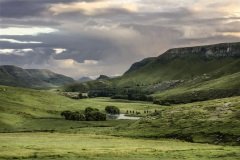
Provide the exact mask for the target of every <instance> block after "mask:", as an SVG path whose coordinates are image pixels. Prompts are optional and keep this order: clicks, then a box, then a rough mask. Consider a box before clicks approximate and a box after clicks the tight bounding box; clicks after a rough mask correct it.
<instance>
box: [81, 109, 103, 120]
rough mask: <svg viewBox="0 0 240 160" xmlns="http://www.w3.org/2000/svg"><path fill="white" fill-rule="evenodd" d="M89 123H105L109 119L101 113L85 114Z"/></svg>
mask: <svg viewBox="0 0 240 160" xmlns="http://www.w3.org/2000/svg"><path fill="white" fill-rule="evenodd" d="M85 116H86V120H87V121H105V120H106V119H107V117H106V114H104V113H101V112H99V111H92V112H88V113H87V114H85Z"/></svg>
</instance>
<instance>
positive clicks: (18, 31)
mask: <svg viewBox="0 0 240 160" xmlns="http://www.w3.org/2000/svg"><path fill="white" fill-rule="evenodd" d="M56 31H58V30H57V29H54V28H49V27H28V28H26V27H8V28H0V35H8V36H11V35H19V36H23V35H33V36H36V35H39V34H43V33H52V32H56Z"/></svg>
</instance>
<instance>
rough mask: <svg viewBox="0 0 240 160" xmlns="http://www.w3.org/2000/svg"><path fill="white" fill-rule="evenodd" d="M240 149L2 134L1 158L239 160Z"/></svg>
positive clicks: (95, 137)
mask: <svg viewBox="0 0 240 160" xmlns="http://www.w3.org/2000/svg"><path fill="white" fill-rule="evenodd" d="M239 149H240V148H239V147H223V146H215V145H209V144H194V143H187V142H181V141H176V140H146V139H131V138H123V137H112V136H105V135H91V134H66V133H8V134H6V133H2V134H0V150H1V152H0V159H80V160H94V159H98V160H146V159H147V160H172V159H178V160H183V159H187V160H215V159H221V160H237V159H238V158H237V157H239V156H240V153H239Z"/></svg>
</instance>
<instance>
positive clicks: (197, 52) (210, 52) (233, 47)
mask: <svg viewBox="0 0 240 160" xmlns="http://www.w3.org/2000/svg"><path fill="white" fill-rule="evenodd" d="M188 56H199V57H205V58H214V57H215V58H223V57H240V42H238V43H222V44H216V45H208V46H196V47H186V48H174V49H170V50H168V51H167V52H165V53H164V54H162V55H160V56H159V57H158V58H167V59H171V58H176V57H188Z"/></svg>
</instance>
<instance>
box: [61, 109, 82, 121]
mask: <svg viewBox="0 0 240 160" xmlns="http://www.w3.org/2000/svg"><path fill="white" fill-rule="evenodd" d="M61 116H63V117H64V118H65V119H66V120H74V121H85V120H86V117H85V114H83V113H80V112H71V111H63V112H62V113H61Z"/></svg>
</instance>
